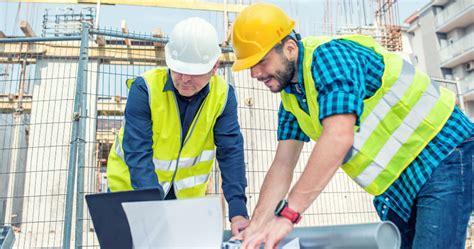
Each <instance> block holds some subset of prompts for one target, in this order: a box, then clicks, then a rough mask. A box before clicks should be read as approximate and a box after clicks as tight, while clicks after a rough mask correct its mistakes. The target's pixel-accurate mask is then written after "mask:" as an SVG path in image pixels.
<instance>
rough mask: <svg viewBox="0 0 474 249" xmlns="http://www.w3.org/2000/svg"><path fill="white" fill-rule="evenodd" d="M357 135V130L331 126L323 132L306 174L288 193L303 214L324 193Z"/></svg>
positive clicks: (291, 201)
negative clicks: (354, 132) (355, 134)
mask: <svg viewBox="0 0 474 249" xmlns="http://www.w3.org/2000/svg"><path fill="white" fill-rule="evenodd" d="M353 137H354V135H353V131H352V130H347V129H346V131H342V132H339V131H338V130H331V128H329V129H328V131H327V132H323V134H322V135H321V137H320V139H319V140H318V142H317V144H316V145H315V147H314V148H313V151H312V153H311V155H310V158H309V160H308V163H307V165H306V167H305V170H304V171H303V174H302V175H301V177H300V178H299V180H298V182H297V183H296V184H295V185H294V186H293V188H292V190H291V192H290V194H289V196H288V203H289V205H290V207H291V208H292V209H294V210H295V211H298V212H300V213H303V212H304V211H305V210H306V209H307V208H308V207H309V206H310V205H311V204H312V203H313V201H314V200H315V199H316V198H317V197H318V196H319V195H320V194H321V192H322V191H323V190H324V188H325V187H326V186H327V184H328V183H329V181H330V180H331V179H332V177H333V176H334V174H335V173H336V171H337V169H338V168H339V166H340V165H341V163H342V160H343V158H344V156H345V155H346V153H347V152H348V150H349V149H350V148H351V146H352V143H353Z"/></svg>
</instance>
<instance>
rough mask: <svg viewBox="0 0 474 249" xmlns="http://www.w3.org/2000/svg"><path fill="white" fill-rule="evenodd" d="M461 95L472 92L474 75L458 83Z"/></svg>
mask: <svg viewBox="0 0 474 249" xmlns="http://www.w3.org/2000/svg"><path fill="white" fill-rule="evenodd" d="M459 85H460V87H461V93H466V92H469V91H473V90H474V73H471V74H470V75H469V76H467V77H465V78H464V79H462V80H460V81H459Z"/></svg>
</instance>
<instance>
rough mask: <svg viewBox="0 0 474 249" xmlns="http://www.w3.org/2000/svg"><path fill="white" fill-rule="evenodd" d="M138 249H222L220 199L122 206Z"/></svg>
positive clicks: (137, 203) (131, 203)
mask: <svg viewBox="0 0 474 249" xmlns="http://www.w3.org/2000/svg"><path fill="white" fill-rule="evenodd" d="M122 206H123V209H124V211H125V214H126V216H127V220H128V223H129V225H130V231H131V234H132V240H133V246H134V248H135V249H145V248H170V249H171V248H209V249H211V248H221V244H222V236H223V229H224V227H223V216H222V207H221V203H220V199H219V198H218V197H211V198H196V199H187V200H169V201H145V202H126V203H122Z"/></svg>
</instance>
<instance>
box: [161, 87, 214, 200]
mask: <svg viewBox="0 0 474 249" xmlns="http://www.w3.org/2000/svg"><path fill="white" fill-rule="evenodd" d="M173 99H174V103H175V104H176V107H177V111H178V113H177V114H178V120H179V128H180V133H179V134H180V135H179V137H180V139H179V140H180V141H181V136H182V135H183V125H182V124H181V115H180V113H179V106H178V101H177V100H176V94H175V93H174V92H173ZM206 100H207V97H206V98H205V99H204V100H203V101H202V103H201V105H200V106H199V109H198V112H197V114H196V117H195V119H194V121H193V122H192V123H191V127H190V128H189V130H188V134H187V135H186V137H185V139H184V141H183V142H182V143H181V146H180V148H179V152H178V158H177V159H176V166H175V169H174V173H173V177H172V178H171V182H170V188H169V189H168V191H167V192H166V193H165V195H164V197H163V198H165V197H166V196H167V195H168V193H169V192H170V190H171V187H173V190H175V189H174V188H175V186H174V184H173V183H174V178H175V177H176V173H177V172H178V166H179V159H180V158H181V151H183V147H184V145H185V144H186V142H187V141H188V140H189V138H190V137H191V134H192V133H193V131H194V127H196V123H197V121H198V119H199V116H201V112H202V109H203V108H202V107H203V106H204V103H205V102H206ZM174 193H175V196H176V199H178V196H177V193H176V191H175V192H174Z"/></svg>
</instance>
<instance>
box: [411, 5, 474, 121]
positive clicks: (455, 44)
mask: <svg viewBox="0 0 474 249" xmlns="http://www.w3.org/2000/svg"><path fill="white" fill-rule="evenodd" d="M404 35H405V39H404V40H405V41H408V43H409V44H404V46H405V47H406V48H405V52H406V53H408V55H409V58H410V60H411V61H412V63H413V64H415V65H416V66H418V67H419V68H420V69H422V70H423V71H425V72H427V73H428V75H429V76H430V77H432V78H435V79H440V81H446V82H455V83H457V86H456V88H457V89H456V90H457V91H458V94H459V101H460V103H458V104H459V105H460V106H461V108H463V109H464V111H465V112H466V113H467V115H468V116H469V117H470V118H471V120H474V1H473V0H432V1H431V2H429V3H428V4H427V5H426V6H424V7H423V8H421V9H420V10H418V11H416V12H415V13H413V14H412V15H411V16H410V17H409V18H407V19H406V20H405V29H404ZM433 51H437V52H433Z"/></svg>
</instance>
